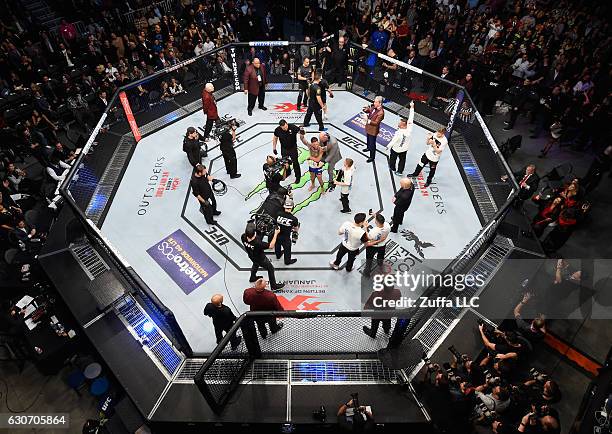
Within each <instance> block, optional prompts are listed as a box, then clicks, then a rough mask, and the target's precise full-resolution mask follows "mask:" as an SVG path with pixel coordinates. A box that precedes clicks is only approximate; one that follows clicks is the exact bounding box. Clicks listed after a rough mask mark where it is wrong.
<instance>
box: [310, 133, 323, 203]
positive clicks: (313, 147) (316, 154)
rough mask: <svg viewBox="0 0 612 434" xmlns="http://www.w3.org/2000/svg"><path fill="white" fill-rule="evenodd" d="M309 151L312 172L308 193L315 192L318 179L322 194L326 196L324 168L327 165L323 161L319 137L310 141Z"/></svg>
mask: <svg viewBox="0 0 612 434" xmlns="http://www.w3.org/2000/svg"><path fill="white" fill-rule="evenodd" d="M308 149H309V151H310V155H309V156H308V160H307V161H308V171H309V172H310V187H308V191H312V190H314V188H315V177H316V178H317V179H318V180H319V185H320V186H321V194H325V188H324V187H323V166H324V165H325V161H323V149H322V148H321V144H320V143H319V139H318V138H317V137H313V138H312V139H310V144H309V145H308Z"/></svg>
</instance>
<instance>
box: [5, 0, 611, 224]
mask: <svg viewBox="0 0 612 434" xmlns="http://www.w3.org/2000/svg"><path fill="white" fill-rule="evenodd" d="M4 3H5V5H4V6H5V7H6V9H7V11H8V12H9V13H7V14H5V15H4V16H3V19H2V23H1V25H0V34H1V35H2V43H1V44H0V97H1V98H2V100H1V101H0V105H1V106H2V107H3V110H2V115H1V116H0V128H1V131H2V137H1V138H2V148H1V149H0V152H2V161H3V163H2V166H1V167H0V173H3V176H4V177H6V170H7V167H8V163H12V164H15V162H16V161H15V160H16V159H17V158H23V157H26V156H30V155H31V156H33V157H34V158H36V160H38V162H39V163H40V164H41V165H42V166H43V167H45V168H46V170H45V172H44V173H45V177H44V180H43V182H42V183H38V184H37V183H30V186H29V187H30V189H25V187H24V189H25V192H27V193H32V194H40V191H39V190H38V188H39V187H40V184H42V185H44V186H45V188H46V190H45V189H43V192H42V195H43V196H45V197H46V198H47V200H51V197H50V194H51V191H52V190H54V189H53V188H52V187H53V181H57V179H56V178H59V176H60V175H61V171H62V170H61V169H62V166H64V165H65V164H69V163H70V159H71V158H73V151H74V150H75V148H78V147H79V145H80V144H82V142H83V139H82V137H81V140H80V142H79V141H78V140H73V141H72V143H69V142H68V141H67V140H66V139H65V137H66V134H63V133H65V131H66V130H67V129H72V130H73V131H76V132H77V133H81V134H82V136H83V137H86V136H87V134H88V133H89V132H91V130H92V128H93V127H94V125H95V124H96V122H97V119H98V118H99V116H100V114H101V113H102V112H103V111H104V110H105V109H106V108H107V105H108V98H109V97H110V96H111V95H113V94H114V92H115V91H116V89H117V88H118V87H119V86H121V85H124V84H127V83H129V82H132V81H134V80H138V79H141V78H143V77H145V76H147V75H149V74H151V73H153V72H155V71H157V70H161V69H164V68H167V67H170V66H173V65H176V64H177V63H179V62H180V61H182V60H185V59H189V58H192V57H194V56H197V55H200V54H202V53H205V52H207V51H209V50H212V49H214V48H215V47H219V46H221V45H223V44H225V43H228V42H232V41H250V40H262V39H281V38H286V37H287V35H288V34H290V33H291V34H295V33H296V28H295V26H294V24H295V23H294V24H292V25H291V27H290V28H285V26H286V25H287V22H288V21H287V19H286V18H292V17H293V18H295V20H296V21H297V22H299V23H300V24H301V25H302V27H303V28H302V30H303V37H304V38H303V39H304V40H306V41H309V40H314V39H316V38H319V37H322V36H325V35H328V34H331V33H335V32H337V33H338V36H339V40H342V41H343V44H342V45H340V46H339V45H338V44H335V45H331V47H329V48H322V49H321V51H320V53H319V56H320V58H319V59H318V61H319V62H320V63H321V64H322V65H327V66H326V72H327V73H328V74H334V75H335V77H334V80H333V81H335V82H338V83H340V84H341V83H343V82H344V76H345V72H344V71H342V72H341V73H338V71H337V69H338V67H339V66H340V67H345V66H346V54H343V53H346V47H347V45H348V44H347V43H348V42H349V41H353V42H357V43H360V44H363V45H364V46H367V47H369V48H371V49H374V50H376V51H379V52H383V53H386V54H387V55H388V56H389V57H392V58H396V59H399V60H402V61H405V62H407V63H410V64H411V65H413V66H416V67H419V68H422V69H424V70H425V71H427V72H429V73H431V74H434V75H437V76H440V77H442V78H445V79H446V80H450V81H453V82H457V83H459V84H461V85H462V86H464V87H465V88H466V89H467V90H468V91H469V92H470V94H471V95H472V97H473V99H474V100H475V101H476V103H477V105H478V106H479V108H480V110H481V111H482V112H483V113H484V114H489V115H490V114H493V112H494V110H495V108H496V106H499V101H504V100H505V101H506V102H507V103H509V104H508V106H509V114H508V120H507V122H506V129H512V128H514V125H515V122H516V121H517V119H518V118H519V116H521V115H525V117H526V118H527V121H528V122H530V123H532V124H533V129H532V137H536V136H538V135H540V134H542V133H543V132H547V134H549V135H550V141H549V143H548V144H547V145H546V146H545V147H544V148H543V149H542V153H541V157H546V155H547V154H548V153H549V152H555V151H554V146H561V145H567V144H570V145H571V146H573V147H574V148H575V149H581V150H585V151H588V152H594V153H597V152H600V151H601V150H602V148H603V147H604V145H605V144H606V143H605V138H606V136H607V134H606V132H607V129H606V128H605V127H601V125H606V122H607V121H609V119H610V101H611V98H610V96H611V95H610V79H611V77H612V69H611V68H610V67H609V62H608V60H609V58H610V46H612V44H610V42H611V38H610V32H609V24H608V22H606V20H605V19H604V18H603V17H605V16H607V12H609V5H607V4H605V3H597V2H589V1H586V0H585V1H575V2H570V1H567V0H565V1H561V2H555V1H552V0H515V1H501V0H435V1H432V0H430V1H415V0H412V1H394V0H373V1H371V0H359V1H354V2H347V1H345V0H336V1H334V0H328V1H325V0H319V1H309V2H306V4H305V5H304V7H303V8H301V9H300V8H299V7H298V6H297V4H298V3H299V2H297V3H294V2H286V3H284V2H273V3H271V4H270V6H269V9H267V10H256V9H255V6H254V4H253V3H252V2H249V1H240V0H239V1H230V0H228V1H217V2H213V1H211V0H206V1H194V0H179V1H177V2H174V3H173V2H166V6H171V7H170V8H168V7H167V8H166V9H167V10H164V9H162V8H161V6H159V5H153V6H150V7H148V8H146V7H145V8H142V9H138V8H139V7H140V6H142V5H143V4H144V5H146V4H147V2H142V1H135V0H128V1H127V2H112V1H108V2H102V3H98V2H93V1H86V0H74V1H73V2H71V7H69V8H68V7H64V8H63V9H62V10H63V12H66V13H68V14H71V15H72V17H73V19H79V20H80V22H81V23H82V25H80V26H79V28H78V29H77V27H76V26H75V25H73V24H71V23H70V22H69V21H67V20H63V21H62V22H61V24H60V25H59V27H58V28H57V29H48V28H44V27H43V26H41V25H40V23H37V22H36V20H35V19H34V18H33V17H32V16H31V15H29V14H28V13H27V12H25V9H24V8H23V7H21V5H20V2H19V0H7V1H5V2H4ZM126 13H127V14H129V15H130V17H131V18H130V20H127V21H126V19H125V15H123V14H126ZM240 53H241V55H243V57H244V59H243V60H244V63H242V65H241V67H242V68H244V67H245V65H247V64H248V63H249V62H250V61H251V60H252V58H253V57H255V56H257V57H259V58H260V60H262V62H263V63H264V64H265V65H266V67H267V68H268V70H269V71H270V73H271V74H279V75H287V74H294V73H295V71H294V69H295V67H297V66H299V65H300V64H301V63H302V58H303V57H306V56H308V55H309V52H308V47H305V46H304V47H301V48H300V49H299V50H291V49H288V48H286V47H278V48H277V47H275V48H274V49H267V48H258V49H255V48H254V47H252V48H251V49H250V50H245V51H244V52H243V51H241V52H240ZM370 59H371V56H364V57H363V65H360V67H359V68H358V73H359V72H366V73H367V72H368V71H370V72H372V73H373V72H374V71H373V70H374V69H376V70H377V71H378V73H380V72H381V71H382V72H383V73H384V75H383V77H384V78H383V79H382V82H381V83H382V86H381V88H382V89H376V91H379V90H382V91H383V93H384V92H385V91H387V90H388V89H393V88H394V87H396V88H398V89H399V90H400V91H402V92H404V93H407V94H410V92H411V91H413V90H414V87H415V86H416V83H415V81H414V80H413V79H412V76H413V75H414V74H412V73H409V72H406V71H403V70H402V69H401V68H398V67H397V65H395V64H393V63H392V62H381V63H379V64H378V63H377V64H372V63H370V62H371V60H370ZM334 68H335V69H336V70H333V71H332V69H334ZM227 74H231V68H230V67H229V65H228V58H227V53H226V52H224V51H220V52H217V53H215V54H214V55H213V56H211V58H210V59H208V60H207V61H206V63H202V64H198V67H197V68H195V75H196V79H197V81H198V83H201V82H205V80H207V79H210V78H211V77H219V76H223V75H227ZM166 77H170V76H166ZM185 79H186V75H185V73H184V72H183V70H182V69H179V70H178V71H176V73H175V74H174V75H173V76H172V78H167V79H165V80H163V81H161V83H160V82H151V83H143V84H141V85H140V86H138V87H137V88H136V89H135V91H133V92H131V93H130V95H129V97H130V100H131V103H132V108H133V110H134V111H135V112H138V111H142V110H147V109H148V108H150V106H151V105H154V104H162V103H164V102H166V101H170V100H172V99H174V98H175V97H176V96H177V95H178V94H180V93H182V92H184V91H185V87H186V83H184V82H183V81H184V80H185ZM421 87H422V88H421V89H420V90H421V91H422V92H430V93H431V92H433V96H431V98H430V100H429V102H430V103H431V104H432V105H436V104H439V103H441V104H443V105H446V103H447V101H449V98H447V97H448V95H443V94H442V95H441V94H436V92H437V91H436V89H433V90H432V89H429V84H428V83H426V82H425V81H424V80H423V83H421ZM440 100H442V101H441V102H440ZM450 101H451V103H452V101H453V99H450ZM446 109H447V111H450V110H452V107H451V106H448V107H446ZM111 115H112V116H110V117H109V119H111V120H112V119H120V118H121V113H120V110H116V109H115V110H114V113H112V114H111ZM459 116H460V117H461V119H462V120H464V121H472V120H473V109H472V108H471V107H470V106H469V105H467V104H464V105H463V106H462V107H461V108H460V110H459ZM600 155H607V158H605V157H604V158H603V160H602V161H603V163H604V164H603V166H602V167H603V170H607V169H608V168H609V154H600ZM24 176H25V178H27V173H26V174H25V175H24ZM26 184H27V183H26ZM10 187H11V188H12V189H13V194H15V193H21V191H19V189H18V187H17V185H15V184H10ZM32 189H34V190H32ZM533 193H535V191H533ZM6 196H8V195H7V194H6V193H5V194H4V201H6V200H7V199H6ZM553 203H555V205H553ZM557 203H558V201H555V198H554V197H553V198H552V200H551V201H550V202H544V203H542V206H543V210H540V211H544V214H547V215H550V214H551V213H554V212H556V211H554V210H553V211H551V209H550V207H551V206H552V207H553V209H556V210H558V211H559V212H560V214H562V213H561V209H560V208H558V205H556V204H557ZM11 206H12V207H13V208H11ZM14 208H15V206H14V205H11V204H7V203H6V202H5V204H4V209H5V210H6V209H14ZM566 214H567V212H566ZM547 215H541V216H540V217H544V218H550V217H549V216H547ZM13 223H14V224H12V225H11V224H9V225H6V226H8V227H11V228H12V227H16V226H15V224H16V221H13ZM537 223H538V224H540V220H538V222H537Z"/></svg>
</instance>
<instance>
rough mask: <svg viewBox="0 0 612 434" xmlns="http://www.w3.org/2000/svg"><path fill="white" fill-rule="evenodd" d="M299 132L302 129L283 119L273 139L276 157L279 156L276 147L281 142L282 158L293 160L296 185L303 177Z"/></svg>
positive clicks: (273, 150) (273, 149)
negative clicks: (299, 156)
mask: <svg viewBox="0 0 612 434" xmlns="http://www.w3.org/2000/svg"><path fill="white" fill-rule="evenodd" d="M299 132H300V128H299V127H298V126H297V125H294V124H290V123H287V121H286V120H285V119H281V120H280V121H279V122H278V127H276V129H275V130H274V136H273V137H272V152H273V153H274V155H277V154H278V151H277V150H276V145H277V143H278V141H279V140H280V145H281V156H282V157H289V158H291V162H292V163H293V172H294V173H295V182H296V183H297V182H299V180H300V178H301V177H302V170H301V168H300V161H299V160H298V148H297V134H298V133H299Z"/></svg>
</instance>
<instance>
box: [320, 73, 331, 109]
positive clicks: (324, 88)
mask: <svg viewBox="0 0 612 434" xmlns="http://www.w3.org/2000/svg"><path fill="white" fill-rule="evenodd" d="M319 87H320V88H321V99H322V100H323V102H324V103H325V102H327V89H329V83H328V82H327V80H325V79H324V78H322V79H321V81H320V82H319Z"/></svg>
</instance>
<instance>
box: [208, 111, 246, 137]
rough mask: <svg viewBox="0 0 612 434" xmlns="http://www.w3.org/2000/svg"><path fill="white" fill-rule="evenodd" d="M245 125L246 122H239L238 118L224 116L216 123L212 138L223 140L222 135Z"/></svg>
mask: <svg viewBox="0 0 612 434" xmlns="http://www.w3.org/2000/svg"><path fill="white" fill-rule="evenodd" d="M244 124H245V121H241V120H238V119H237V118H235V117H232V116H230V115H229V114H227V115H224V116H223V117H221V118H219V120H218V121H217V122H215V125H214V128H213V131H212V136H213V137H215V138H216V139H217V140H219V139H220V138H221V135H223V134H224V133H226V132H228V131H231V130H235V129H236V128H238V127H240V126H242V125H244Z"/></svg>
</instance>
